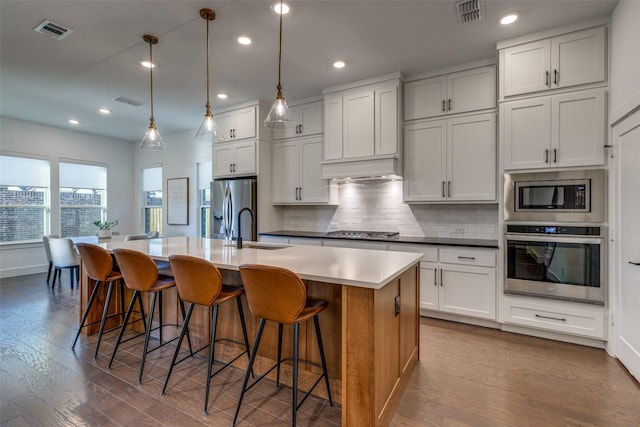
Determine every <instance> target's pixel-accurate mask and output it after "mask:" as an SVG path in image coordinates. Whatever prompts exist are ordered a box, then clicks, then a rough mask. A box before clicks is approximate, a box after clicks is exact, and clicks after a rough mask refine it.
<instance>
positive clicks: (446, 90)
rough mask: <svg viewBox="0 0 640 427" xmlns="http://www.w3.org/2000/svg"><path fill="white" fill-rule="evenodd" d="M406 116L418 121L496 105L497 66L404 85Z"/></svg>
mask: <svg viewBox="0 0 640 427" xmlns="http://www.w3.org/2000/svg"><path fill="white" fill-rule="evenodd" d="M403 99H404V119H405V120H415V119H424V118H429V117H437V116H442V115H446V114H456V113H464V112H469V111H477V110H483V109H489V108H495V107H496V67H495V66H494V65H491V66H486V67H480V68H474V69H471V70H465V71H460V72H457V73H451V74H446V75H442V76H437V77H431V78H427V79H421V80H416V81H412V82H408V83H405V84H404V97H403Z"/></svg>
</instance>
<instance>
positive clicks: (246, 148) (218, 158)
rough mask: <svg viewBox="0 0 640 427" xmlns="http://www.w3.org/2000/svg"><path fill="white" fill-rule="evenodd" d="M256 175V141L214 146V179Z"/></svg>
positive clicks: (219, 143)
mask: <svg viewBox="0 0 640 427" xmlns="http://www.w3.org/2000/svg"><path fill="white" fill-rule="evenodd" d="M255 174H256V141H255V140H250V141H237V142H218V143H215V144H213V177H214V178H224V177H234V176H243V175H255Z"/></svg>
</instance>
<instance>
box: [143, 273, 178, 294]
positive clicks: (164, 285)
mask: <svg viewBox="0 0 640 427" xmlns="http://www.w3.org/2000/svg"><path fill="white" fill-rule="evenodd" d="M175 285H176V281H175V280H174V278H173V277H171V276H164V275H161V274H159V275H158V280H156V282H155V283H154V284H153V286H151V288H149V292H160V291H164V290H165V289H169V288H172V287H174V286H175Z"/></svg>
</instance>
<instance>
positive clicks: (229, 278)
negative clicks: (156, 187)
mask: <svg viewBox="0 0 640 427" xmlns="http://www.w3.org/2000/svg"><path fill="white" fill-rule="evenodd" d="M97 244H98V245H99V246H102V247H103V248H105V249H107V250H113V249H115V248H128V249H133V250H139V251H142V252H145V253H147V254H149V255H150V256H151V257H152V258H154V259H156V260H159V261H166V260H167V259H168V257H169V256H170V255H174V254H183V255H191V256H195V257H198V258H202V259H205V260H207V261H209V262H211V263H213V264H215V265H216V266H217V267H218V268H219V269H220V270H221V272H222V273H223V278H224V281H225V282H226V283H238V281H240V275H239V273H238V266H240V265H241V264H245V263H254V264H265V265H272V266H277V267H283V268H287V269H289V270H292V271H294V272H295V273H297V274H298V275H299V276H300V277H301V278H302V279H303V280H304V281H305V283H306V285H307V289H308V293H309V294H310V295H312V296H314V297H318V298H324V299H326V300H328V301H329V308H328V309H327V310H325V311H324V312H323V313H321V314H320V317H319V319H320V325H321V329H322V336H323V341H324V345H325V353H326V355H327V364H328V371H329V377H330V379H331V381H332V386H333V387H332V391H334V394H335V400H336V401H337V402H339V403H341V405H342V425H345V426H365V425H366V426H379V425H387V424H388V423H389V421H390V420H391V417H392V416H393V413H394V411H395V408H396V405H397V402H398V401H399V399H400V396H401V394H402V392H403V390H404V388H405V386H406V384H407V382H408V380H409V377H410V375H411V372H412V371H413V368H414V366H415V364H416V362H417V361H418V358H419V347H418V342H419V341H418V334H419V310H418V301H419V298H418V297H419V285H418V283H419V270H420V269H419V260H420V258H421V254H415V253H406V252H390V251H375V250H364V249H350V248H328V247H311V246H288V245H270V244H265V243H256V242H245V244H244V248H243V249H237V248H236V247H235V246H234V245H233V244H231V243H226V242H225V241H223V240H215V239H205V238H191V237H170V238H163V239H150V240H134V241H113V242H104V241H100V242H99V243H97ZM91 288H92V283H91V281H90V280H88V279H87V278H86V277H84V275H83V280H82V288H81V289H82V291H81V304H80V305H81V310H83V309H84V305H85V304H86V301H87V299H88V295H89V294H90V292H91ZM102 301H104V299H102ZM245 304H246V301H245ZM119 305H121V302H119ZM163 306H164V310H165V320H167V318H169V319H168V320H169V321H174V320H175V321H176V322H180V321H181V319H180V317H179V314H178V313H179V310H178V309H177V307H178V305H177V298H176V296H175V291H174V296H173V298H165V300H164V304H163ZM199 308H201V307H199ZM101 310H102V308H101V307H95V310H93V311H95V313H92V315H95V316H98V317H99V313H100V312H101ZM116 310H117V309H114V311H116ZM245 314H247V315H249V316H248V318H247V326H248V330H249V335H250V340H251V339H253V336H255V330H256V327H257V322H258V321H257V319H255V318H253V317H252V316H250V312H249V310H248V309H247V310H245ZM235 316H237V314H236V311H235V310H233V307H231V305H229V307H224V306H223V307H221V309H220V320H219V332H220V333H219V335H218V336H219V337H222V336H224V337H229V336H230V337H233V338H234V339H236V340H240V337H241V331H240V330H239V329H240V328H239V326H236V325H239V322H237V318H236V317H235ZM269 326H272V327H271V328H268V329H266V330H265V338H263V343H264V344H265V345H263V346H261V349H260V354H259V356H261V357H264V358H266V359H272V360H275V359H276V356H275V355H276V343H277V338H276V337H277V327H276V326H275V325H269ZM208 327H209V321H208V311H207V310H206V309H204V308H202V310H200V311H199V312H197V313H196V312H195V311H194V315H193V317H192V321H191V324H190V332H191V336H192V340H193V341H194V346H195V347H196V348H199V347H200V346H201V345H203V344H206V342H207V340H208ZM91 332H92V331H89V333H91ZM313 334H314V332H313V327H312V326H309V327H308V328H302V329H301V339H300V357H301V358H304V359H308V360H311V361H314V362H318V361H319V352H318V349H317V345H316V344H315V338H314V335H313ZM285 335H286V333H285ZM284 342H285V343H286V342H290V340H289V339H287V338H285V340H284ZM283 347H284V348H283V354H287V352H289V351H290V344H289V347H287V346H286V345H285V346H283ZM238 362H241V363H246V360H245V359H244V358H241V359H239V360H238ZM239 366H240V367H242V366H241V365H239ZM301 369H303V370H307V371H308V372H309V373H314V374H315V373H316V372H317V369H316V368H314V367H311V366H305V367H303V366H302V365H301ZM307 378H308V379H307ZM313 381H314V379H313V378H312V376H311V375H308V376H306V377H305V376H301V378H300V388H301V389H308V388H309V386H310V385H311V384H312V383H313ZM285 382H286V381H285ZM317 392H318V394H319V395H322V393H324V389H323V388H322V387H318V388H317Z"/></svg>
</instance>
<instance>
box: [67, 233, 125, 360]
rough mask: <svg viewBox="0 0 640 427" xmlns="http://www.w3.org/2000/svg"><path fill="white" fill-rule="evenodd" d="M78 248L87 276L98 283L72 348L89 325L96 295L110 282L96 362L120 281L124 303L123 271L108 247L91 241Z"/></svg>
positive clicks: (79, 244)
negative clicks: (83, 329)
mask: <svg viewBox="0 0 640 427" xmlns="http://www.w3.org/2000/svg"><path fill="white" fill-rule="evenodd" d="M76 248H77V249H78V252H79V253H80V258H81V260H82V265H83V266H84V270H85V271H86V274H87V276H88V277H89V278H90V279H92V280H95V282H96V283H95V285H94V286H93V290H92V291H91V296H90V297H89V302H88V303H87V307H86V308H85V310H84V314H83V315H82V320H81V321H80V327H79V328H78V333H77V334H76V338H75V339H74V340H73V345H72V346H71V348H72V349H74V348H75V346H76V343H77V342H78V337H80V332H81V331H82V328H84V327H85V326H88V325H87V324H86V322H87V316H88V315H89V313H90V311H91V307H92V306H93V304H94V302H95V300H96V296H97V295H98V292H99V289H100V287H101V285H103V284H109V287H108V289H107V297H106V299H105V301H104V309H103V310H102V318H101V320H100V331H99V332H98V343H97V344H96V351H95V353H94V355H93V361H94V362H95V360H96V359H97V358H98V351H99V350H100V343H101V342H102V334H103V333H104V325H105V322H106V321H107V317H108V313H109V305H110V303H111V296H112V293H113V286H114V284H115V283H118V284H119V285H120V301H122V304H124V282H123V280H122V273H120V272H119V271H116V270H114V269H113V258H111V254H110V253H109V252H108V251H107V250H106V249H103V248H101V247H100V246H96V245H92V244H90V243H78V244H77V245H76ZM118 315H120V316H122V315H124V312H121V313H118ZM116 329H118V328H117V327H116V328H112V329H110V330H109V331H107V332H110V331H112V330H116Z"/></svg>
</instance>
